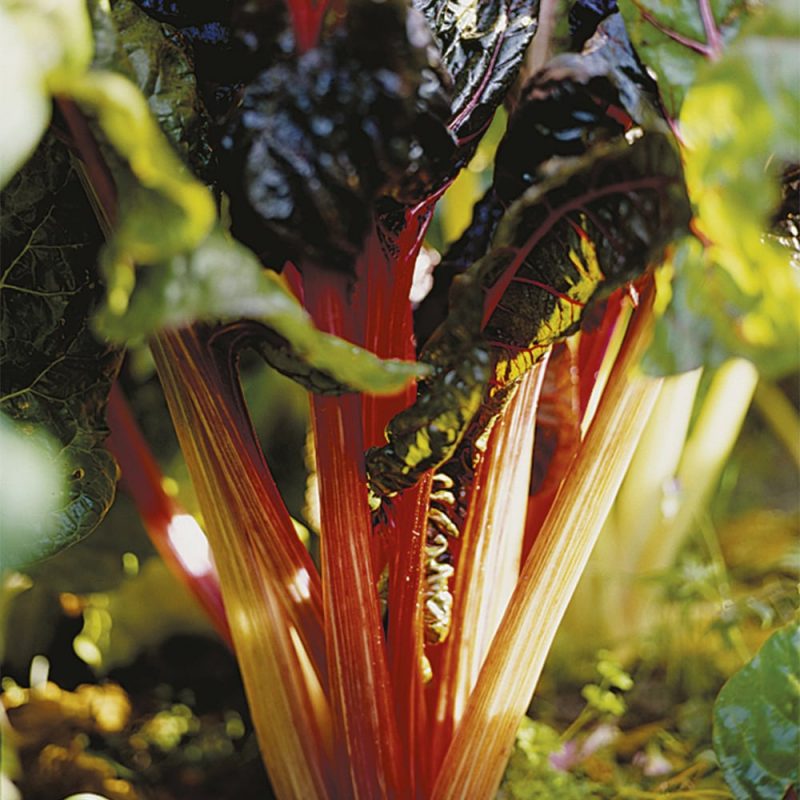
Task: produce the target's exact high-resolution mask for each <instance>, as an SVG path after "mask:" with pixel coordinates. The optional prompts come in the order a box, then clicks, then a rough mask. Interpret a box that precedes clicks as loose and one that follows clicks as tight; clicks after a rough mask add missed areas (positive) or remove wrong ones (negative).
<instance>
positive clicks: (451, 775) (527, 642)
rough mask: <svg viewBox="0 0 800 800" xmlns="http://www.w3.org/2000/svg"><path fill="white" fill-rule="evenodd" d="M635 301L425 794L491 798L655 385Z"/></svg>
mask: <svg viewBox="0 0 800 800" xmlns="http://www.w3.org/2000/svg"><path fill="white" fill-rule="evenodd" d="M651 330H652V306H651V304H650V303H649V302H647V303H645V304H643V306H642V307H640V308H639V310H638V312H637V319H636V321H635V323H634V325H633V328H632V330H631V331H630V334H629V336H630V338H629V339H628V341H627V342H626V346H625V347H624V348H623V351H622V353H621V354H620V358H619V360H618V363H617V366H616V368H615V370H614V372H613V373H612V376H611V378H610V380H609V384H608V387H607V389H606V391H605V393H604V396H603V399H602V401H601V403H600V407H599V408H598V411H597V414H596V417H595V420H594V422H593V424H592V426H591V428H590V429H589V432H588V434H587V437H586V439H585V441H584V442H583V444H582V446H581V449H580V451H579V453H578V456H577V458H576V461H575V463H574V465H573V469H572V472H571V474H570V475H569V476H568V477H567V479H566V480H565V482H564V484H563V485H562V487H561V490H560V491H559V494H558V496H557V497H556V500H555V503H554V505H553V508H552V509H551V512H550V514H549V515H548V517H547V519H546V520H545V523H544V525H543V528H542V530H541V532H540V534H539V536H538V537H537V539H536V542H535V543H534V546H533V548H532V550H531V552H530V555H529V557H528V559H527V562H526V564H525V566H524V568H523V571H522V573H521V575H520V578H519V582H518V584H517V588H516V590H515V591H514V595H513V596H512V598H511V602H510V604H509V606H508V609H507V611H506V615H505V617H504V618H503V621H502V622H501V624H500V627H499V629H498V631H497V635H496V636H495V639H494V641H493V642H492V646H491V648H490V650H489V653H488V655H487V658H486V662H485V664H484V667H483V669H482V670H481V673H480V676H479V678H478V682H477V684H476V686H475V690H474V692H473V693H472V696H471V697H470V699H469V702H468V704H467V708H466V712H465V714H464V717H463V719H462V720H461V724H460V725H459V726H458V728H457V730H456V733H455V736H454V738H453V741H452V744H451V746H450V748H449V750H448V752H447V755H446V756H445V760H444V763H443V765H442V768H441V771H440V772H439V778H438V780H437V782H436V785H435V787H434V791H433V798H434V800H444V798H465V799H466V798H469V800H482V798H490V797H493V796H494V793H495V792H496V790H497V786H498V785H499V783H500V779H501V777H502V774H503V769H504V768H505V765H506V762H507V759H508V755H509V753H510V751H511V748H512V746H513V742H514V736H515V733H516V730H517V727H518V725H519V722H520V720H521V718H522V716H523V714H524V713H525V710H526V708H527V706H528V704H529V702H530V698H531V695H532V694H533V691H534V689H535V688H536V685H537V683H538V681H539V677H540V675H541V671H542V667H543V665H544V662H545V658H546V656H547V653H548V651H549V649H550V645H551V644H552V641H553V638H554V637H555V634H556V631H557V630H558V626H559V624H560V622H561V619H562V617H563V615H564V611H565V609H566V607H567V604H568V603H569V600H570V598H571V597H572V593H573V592H574V590H575V586H576V584H577V582H578V579H579V578H580V575H581V573H582V572H583V569H584V567H585V566H586V561H587V560H588V558H589V554H590V553H591V550H592V548H593V546H594V543H595V541H596V538H597V535H598V534H599V532H600V529H601V528H602V525H603V522H604V520H605V518H606V516H607V515H608V512H609V510H610V508H611V505H612V503H613V501H614V498H615V496H616V494H617V491H618V489H619V486H620V484H621V483H622V479H623V477H624V474H625V470H626V469H627V467H628V464H629V463H630V459H631V458H632V456H633V452H634V450H635V448H636V445H637V444H638V441H639V437H640V436H641V433H642V430H643V429H644V426H645V424H646V422H647V419H648V417H649V416H650V412H651V411H652V408H653V405H654V403H655V401H656V398H657V397H658V392H659V390H660V388H661V380H660V379H655V378H647V377H645V376H643V375H641V374H640V373H639V372H638V369H637V365H638V363H639V361H640V359H641V356H642V354H643V352H644V350H645V348H646V346H647V344H648V342H649V339H650V336H651Z"/></svg>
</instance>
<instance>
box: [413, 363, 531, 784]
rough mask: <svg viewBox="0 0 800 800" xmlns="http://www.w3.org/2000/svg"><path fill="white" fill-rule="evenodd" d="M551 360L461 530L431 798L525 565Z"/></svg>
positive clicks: (487, 463) (438, 672)
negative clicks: (540, 410)
mask: <svg viewBox="0 0 800 800" xmlns="http://www.w3.org/2000/svg"><path fill="white" fill-rule="evenodd" d="M546 364H547V357H545V359H544V360H543V361H542V362H540V363H539V364H538V365H536V366H535V367H534V368H533V369H532V370H530V371H529V372H528V373H527V374H526V375H525V376H524V377H523V378H522V380H521V381H520V383H519V386H518V387H517V388H516V390H515V393H514V396H513V397H512V398H511V400H510V401H509V403H508V405H507V406H506V408H504V409H503V411H502V412H501V413H500V415H499V416H498V418H497V420H496V421H495V422H494V426H493V429H492V431H491V434H490V435H489V439H488V442H487V446H486V452H485V454H484V456H483V458H482V459H481V461H480V463H479V464H478V466H477V469H476V472H475V475H474V479H473V481H472V487H471V489H470V492H471V497H470V502H469V511H468V513H467V518H466V521H465V524H464V530H463V531H462V533H461V541H460V543H459V545H460V546H459V552H458V555H457V557H456V563H457V568H456V575H455V583H454V587H453V596H454V606H453V623H452V630H451V633H450V636H449V637H448V639H447V640H446V641H445V642H444V644H443V645H436V646H434V648H435V649H438V650H440V653H439V654H438V657H437V658H436V659H435V660H434V659H432V660H434V664H435V666H434V678H433V681H432V686H431V688H430V690H429V698H430V701H431V705H432V708H431V711H430V719H431V724H430V725H429V727H430V729H431V731H432V735H431V737H430V738H431V740H432V746H430V745H429V748H428V765H427V770H426V775H427V779H428V794H430V790H431V788H432V786H433V782H434V780H435V778H436V775H437V774H438V772H439V768H440V766H441V762H442V760H443V758H444V755H445V753H446V751H447V748H448V746H449V744H450V741H451V739H452V736H453V731H454V729H455V727H456V726H457V724H458V722H459V720H460V719H461V716H462V715H463V713H464V708H465V706H466V704H467V700H468V698H469V696H470V693H471V692H472V689H473V687H474V685H475V681H476V680H477V677H478V673H479V672H480V669H481V666H482V665H483V661H484V658H485V656H486V652H487V650H488V648H489V644H490V642H491V641H492V638H493V636H494V633H495V631H496V629H497V626H498V625H499V623H500V620H501V619H502V617H503V614H504V613H505V610H506V606H507V604H508V601H509V599H510V597H511V595H512V593H513V591H514V586H515V585H516V582H517V577H518V575H519V568H520V553H521V549H522V541H523V534H524V531H525V512H526V507H527V499H528V487H529V484H530V466H531V454H532V450H533V438H534V430H535V419H536V407H537V403H538V399H539V393H540V391H541V386H542V377H543V375H544V371H545V367H546Z"/></svg>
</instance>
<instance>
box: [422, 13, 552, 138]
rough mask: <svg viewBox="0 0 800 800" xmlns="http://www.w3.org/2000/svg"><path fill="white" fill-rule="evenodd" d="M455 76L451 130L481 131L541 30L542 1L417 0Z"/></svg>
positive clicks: (461, 132)
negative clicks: (537, 27)
mask: <svg viewBox="0 0 800 800" xmlns="http://www.w3.org/2000/svg"><path fill="white" fill-rule="evenodd" d="M414 6H415V7H416V8H418V9H419V10H420V11H421V12H422V13H423V14H424V15H425V18H426V19H427V20H428V25H429V26H430V28H431V30H432V31H433V34H434V36H435V37H436V40H437V42H438V43H439V47H440V49H441V52H442V63H443V64H444V66H445V68H446V69H447V70H448V72H449V73H450V75H451V76H452V77H453V83H454V89H453V103H452V120H451V124H450V125H451V129H452V130H453V132H454V133H455V134H456V136H457V137H458V139H459V140H460V141H461V143H462V144H467V140H469V139H470V138H471V137H475V136H477V135H478V134H480V133H481V132H482V131H483V129H484V128H485V126H486V125H488V123H489V121H490V120H491V118H492V115H493V114H494V111H495V109H496V108H497V106H498V105H499V104H500V103H501V102H502V101H503V98H504V97H505V95H506V93H507V92H508V90H509V88H510V87H511V84H512V83H513V82H514V79H515V78H516V76H517V72H518V70H519V67H520V65H521V64H522V60H523V58H524V57H525V51H526V49H527V47H528V44H529V43H530V41H531V39H532V38H533V34H534V32H535V31H536V21H537V18H538V13H539V3H538V0H467V1H466V2H464V0H414Z"/></svg>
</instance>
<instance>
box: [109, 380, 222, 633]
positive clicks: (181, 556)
mask: <svg viewBox="0 0 800 800" xmlns="http://www.w3.org/2000/svg"><path fill="white" fill-rule="evenodd" d="M107 415H108V425H109V428H111V434H110V435H109V437H108V439H107V440H106V446H107V447H108V449H109V450H110V451H111V452H112V454H113V455H114V458H116V460H117V463H118V464H119V466H120V469H121V471H122V486H123V487H124V488H125V489H126V490H127V491H128V492H129V493H130V495H131V497H132V498H133V501H134V503H135V504H136V509H137V510H138V512H139V515H140V516H141V518H142V523H143V524H144V527H145V530H146V531H147V534H148V536H149V537H150V540H151V541H152V542H153V545H154V546H155V548H156V550H157V551H158V554H159V555H160V556H161V558H162V559H164V562H165V563H166V564H167V566H168V567H169V568H170V570H171V571H172V573H173V574H174V575H175V576H176V577H177V578H178V579H179V580H180V581H181V582H183V583H184V584H185V585H186V586H187V588H188V589H189V590H190V591H191V592H192V594H193V595H194V596H195V598H196V599H197V601H198V602H199V603H200V605H201V606H202V607H203V610H204V611H205V612H206V614H208V616H209V618H210V619H211V621H212V622H213V624H214V626H215V627H216V629H217V631H218V632H219V634H220V636H221V637H222V638H223V639H224V640H225V641H226V642H227V643H228V644H229V645H230V646H231V647H232V646H233V641H232V639H231V632H230V628H229V627H228V620H227V618H226V616H225V609H224V606H223V603H222V594H221V592H220V588H219V578H218V576H217V572H216V568H215V567H214V565H213V563H212V562H211V559H210V555H209V552H208V547H209V545H208V540H207V538H206V536H205V534H204V533H203V531H202V529H201V528H200V526H199V524H198V523H197V520H195V519H194V517H192V516H191V515H189V514H187V513H186V512H185V511H183V509H182V508H181V507H180V506H179V504H178V503H177V502H176V501H175V500H173V498H172V497H170V496H169V495H168V494H167V493H166V492H165V491H164V479H163V475H162V474H161V470H160V468H159V466H158V464H157V462H156V460H155V458H154V457H153V454H152V452H151V451H150V448H149V447H148V445H147V442H146V441H145V439H144V437H143V436H142V433H141V431H140V430H139V426H138V425H137V424H136V420H135V419H134V417H133V414H132V413H131V410H130V408H129V407H128V404H127V403H126V401H125V397H124V395H123V394H122V390H121V389H120V388H119V386H118V385H117V384H114V386H113V387H112V389H111V395H110V398H109V403H108V411H107Z"/></svg>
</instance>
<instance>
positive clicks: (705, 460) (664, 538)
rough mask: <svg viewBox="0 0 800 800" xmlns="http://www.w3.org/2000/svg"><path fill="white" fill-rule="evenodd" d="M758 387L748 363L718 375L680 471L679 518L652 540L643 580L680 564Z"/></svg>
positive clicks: (641, 568) (640, 568)
mask: <svg viewBox="0 0 800 800" xmlns="http://www.w3.org/2000/svg"><path fill="white" fill-rule="evenodd" d="M757 382H758V373H757V372H756V368H755V367H754V366H753V365H752V364H751V363H750V362H749V361H744V360H743V359H733V360H731V361H728V362H727V363H726V364H724V365H723V366H722V367H720V369H719V370H718V371H717V373H716V374H715V375H714V378H713V380H712V382H711V386H710V388H709V390H708V393H707V394H706V397H705V400H704V401H703V405H702V408H701V409H700V413H699V415H698V417H697V421H696V422H695V424H694V428H693V429H692V431H691V433H690V436H689V439H688V441H687V442H686V447H685V448H684V450H683V454H682V455H681V460H680V464H679V466H678V470H677V474H676V490H677V493H678V494H677V497H676V502H677V503H678V504H679V505H678V510H677V513H675V514H673V515H670V516H669V517H668V518H665V519H663V520H662V522H661V524H660V525H659V527H658V529H657V530H656V531H655V532H654V533H653V534H652V535H651V536H650V537H649V540H648V542H647V544H646V546H645V547H644V548H643V550H642V552H641V554H640V556H639V559H638V561H637V563H636V567H635V571H636V572H637V573H638V574H646V573H649V572H654V571H659V570H663V569H666V568H668V567H670V566H671V565H672V564H674V562H675V558H676V556H677V554H678V550H679V549H680V548H681V546H682V545H683V543H684V541H685V540H686V536H687V534H688V533H689V532H690V531H691V528H692V526H693V525H694V524H695V522H696V521H697V517H698V514H699V513H700V512H701V511H702V509H703V508H704V507H705V505H706V503H707V502H708V498H709V497H710V495H711V492H712V491H713V489H714V487H715V486H716V484H717V481H718V480H719V476H720V474H721V472H722V468H723V467H724V466H725V463H726V461H727V459H728V456H729V455H730V452H731V450H732V449H733V445H734V444H735V442H736V439H737V438H738V436H739V431H740V430H741V427H742V423H743V422H744V418H745V415H746V413H747V409H748V408H749V407H750V403H751V401H752V399H753V393H754V392H755V389H756V383H757Z"/></svg>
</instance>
